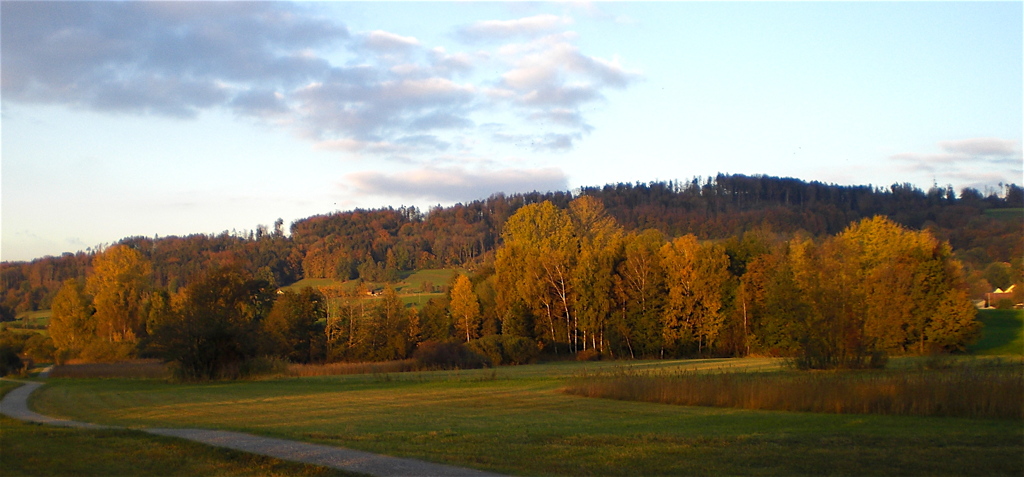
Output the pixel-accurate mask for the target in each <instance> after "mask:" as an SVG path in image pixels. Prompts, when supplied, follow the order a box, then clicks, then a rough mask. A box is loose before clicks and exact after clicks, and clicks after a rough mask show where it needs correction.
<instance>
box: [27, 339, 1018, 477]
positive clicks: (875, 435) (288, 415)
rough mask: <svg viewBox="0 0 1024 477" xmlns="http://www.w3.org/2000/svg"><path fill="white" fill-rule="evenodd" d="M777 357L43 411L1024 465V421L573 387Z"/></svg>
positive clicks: (508, 457)
mask: <svg viewBox="0 0 1024 477" xmlns="http://www.w3.org/2000/svg"><path fill="white" fill-rule="evenodd" d="M622 366H628V367H631V368H636V369H650V370H662V371H663V372H669V373H671V372H683V371H687V370H713V371H721V370H723V369H734V370H742V369H747V370H756V371H771V370H778V369H780V366H781V362H780V361H778V360H771V359H745V360H689V361H653V362H632V363H621V362H620V363H606V362H597V363H577V362H562V363H551V364H545V365H532V366H517V367H510V368H498V369H484V370H466V371H441V372H412V373H401V374H387V375H379V374H378V375H350V376H330V377H313V378H293V379H278V380H267V381H250V382H231V383H207V384H189V385H173V384H168V383H164V382H160V381H156V380H148V381H147V380H134V381H133V380H67V379H64V380H53V381H52V382H51V383H50V384H49V385H48V386H46V387H45V388H43V389H42V390H41V392H39V393H37V398H36V399H35V400H34V401H33V404H34V406H35V408H36V409H37V411H40V412H44V413H47V414H51V415H56V416H61V417H68V418H75V419H78V420H84V421H89V422H98V423H105V424H115V425H133V426H161V427H170V426H172V427H209V428H218V429H228V430H239V431H244V432H252V433H257V434H263V435H270V436H275V437H284V438H289V439H299V440H307V441H313V442H321V443H328V444H333V445H340V446H345V447H351V448H356V449H363V450H368V451H372V452H380V453H385V454H390V455H398V456H406V457H414V458H421V459H425V460H431V461H437V462H444V463H448V464H453V465H461V466H467V467H475V468H481V469H487V470H492V471H497V472H504V473H510V474H519V475H692V474H698V475H709V474H715V475H717V474H725V475H820V474H836V475H893V474H901V475H958V474H959V475H966V474H975V475H981V474H983V475H1021V473H1022V472H1024V462H1022V459H1021V455H1022V451H1024V429H1022V426H1020V421H1018V420H1006V419H962V418H939V417H908V416H880V415H838V414H820V413H793V412H778V411H749V410H738V409H726V408H709V407H685V406H668V405H663V404H652V403H644V402H628V401H615V400H608V399H590V398H584V397H579V396H571V395H566V394H564V393H562V392H560V389H561V388H563V387H564V386H565V385H566V383H567V380H569V379H571V377H572V376H575V375H580V374H581V373H583V372H587V373H596V372H601V371H605V372H610V371H611V370H614V369H616V368H619V367H622Z"/></svg>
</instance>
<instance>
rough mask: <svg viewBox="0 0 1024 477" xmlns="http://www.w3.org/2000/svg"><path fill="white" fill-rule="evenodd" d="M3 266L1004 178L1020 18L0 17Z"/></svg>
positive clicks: (555, 10)
mask: <svg viewBox="0 0 1024 477" xmlns="http://www.w3.org/2000/svg"><path fill="white" fill-rule="evenodd" d="M0 21H2V30H0V34H2V43H0V47H2V55H0V63H2V64H0V67H2V70H0V75H2V88H0V103H2V130H0V131H2V163H0V166H2V169H0V173H2V249H0V259H3V260H28V259H32V258H35V257H39V256H43V255H57V254H60V253H62V252H68V251H77V250H84V249H86V248H87V247H93V246H96V245H99V244H102V243H110V242H114V241H116V240H119V239H121V238H123V237H126V236H132V235H145V236H153V235H160V236H166V235H184V234H190V233H219V232H221V231H224V230H232V229H237V230H249V229H254V228H255V227H256V226H257V225H259V224H270V223H272V222H273V221H274V220H275V219H277V218H283V219H284V220H285V222H286V224H287V223H290V222H291V221H293V220H296V219H301V218H304V217H308V216H311V215H315V214H321V213H327V212H332V211H335V210H349V209H352V208H356V207H363V208H367V207H381V206H394V207H398V206H401V205H415V206H418V207H421V208H423V209H424V210H426V209H427V208H429V207H430V206H432V205H438V204H440V205H450V204H452V203H455V202H460V201H470V200H474V199H480V198H485V197H487V196H489V195H491V194H492V193H495V192H499V191H500V192H506V193H513V192H526V191H532V190H541V191H546V190H565V189H571V188H575V187H579V186H586V185H603V184H606V183H614V182H635V181H642V182H647V181H652V180H671V179H683V180H688V179H690V178H692V177H694V176H702V177H703V176H708V175H714V174H716V173H718V172H724V173H739V174H769V175H777V176H790V177H797V178H801V179H804V180H820V181H825V182H833V183H838V184H874V185H881V186H888V185H891V184H893V183H903V182H910V183H913V184H916V185H918V186H920V187H922V188H928V187H930V186H931V185H932V184H938V185H940V186H943V187H944V186H946V185H952V186H953V187H954V188H956V189H957V190H959V189H960V188H963V187H968V186H970V187H976V188H978V189H980V190H983V191H989V190H996V189H997V187H998V184H999V183H1017V184H1020V183H1021V182H1022V179H1021V176H1022V159H1021V140H1022V137H1021V136H1022V132H1021V131H1022V115H1024V113H1022V103H1024V100H1022V82H1024V80H1022V58H1024V54H1022V47H1021V45H1022V38H1024V32H1022V3H1020V2H997V3H974V2H967V3H947V2H910V3H890V2H879V3H874V2H866V3H857V2H843V3H839V2H792V3H790V2H787V3H746V2H743V3H740V2H735V3H734V2H624V3H619V2H614V3H613V2H607V3H606V2H594V3H497V2H491V3H475V2H459V3H454V2H450V3H432V2H431V3H419V2H408V3H381V2H354V3H349V2H304V3H269V2H253V3H219V2H217V3H214V2H178V3H141V2H124V3H112V2H76V3H37V2H11V1H4V2H3V3H2V4H0Z"/></svg>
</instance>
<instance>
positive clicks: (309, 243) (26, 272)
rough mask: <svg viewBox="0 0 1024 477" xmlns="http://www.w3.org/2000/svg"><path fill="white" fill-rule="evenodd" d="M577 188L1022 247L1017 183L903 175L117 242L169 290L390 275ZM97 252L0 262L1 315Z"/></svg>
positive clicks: (712, 183) (632, 191) (693, 212)
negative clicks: (957, 182)
mask: <svg viewBox="0 0 1024 477" xmlns="http://www.w3.org/2000/svg"><path fill="white" fill-rule="evenodd" d="M580 195H589V196H593V197H595V198H598V199H600V200H601V201H602V202H603V203H604V205H605V208H606V209H607V211H608V213H609V214H610V215H612V216H613V217H614V218H615V219H616V220H617V221H618V222H619V223H620V224H622V225H623V226H624V227H625V228H626V229H627V230H641V229H648V228H656V229H658V230H660V231H662V232H663V233H665V234H666V235H667V236H669V237H674V236H679V235H683V234H688V233H692V234H694V235H696V236H697V237H699V238H701V239H723V238H728V237H734V236H738V235H741V234H742V233H744V232H745V231H748V230H751V229H755V228H759V229H767V230H771V231H772V232H774V233H778V234H786V235H788V234H792V233H796V232H799V231H803V232H806V233H808V234H810V235H812V236H824V235H829V234H836V233H838V232H840V231H842V230H843V229H844V228H845V227H847V225H849V224H850V223H852V222H854V221H857V220H859V219H862V218H865V217H871V216H875V215H884V216H887V217H889V218H891V219H892V220H894V221H896V222H898V223H900V224H903V225H905V226H907V227H909V228H912V229H922V228H928V229H930V230H932V232H933V233H934V234H935V235H936V236H937V237H939V238H940V239H943V240H948V241H949V242H950V243H951V245H952V246H953V248H954V250H955V251H956V253H957V256H958V258H960V259H961V260H962V261H964V263H965V265H966V266H967V268H968V271H969V272H970V271H972V270H973V271H980V270H983V269H984V268H985V267H986V266H988V265H989V264H991V263H994V262H1010V261H1011V260H1013V259H1016V260H1019V257H1021V256H1024V245H1022V241H1024V239H1022V237H1024V220H1021V219H1022V215H1021V214H1020V213H1014V212H1010V211H1006V210H1003V212H1009V213H1002V214H1001V213H998V212H999V211H1000V210H1001V209H1019V208H1022V207H1024V190H1022V189H1021V188H1020V187H1018V186H1016V185H1009V186H1006V187H1005V190H1003V191H1001V193H1000V194H999V195H996V194H992V195H989V196H984V195H983V194H981V193H979V192H978V191H977V190H974V189H964V190H962V191H960V193H959V194H957V193H956V192H955V191H953V190H952V189H951V188H946V189H942V188H932V189H930V190H928V191H925V190H922V189H920V188H917V187H915V186H913V185H910V184H896V185H893V186H891V187H885V188H883V187H873V186H840V185H834V184H824V183H821V182H806V181H802V180H799V179H792V178H778V177H768V176H744V175H719V176H717V177H714V178H711V177H708V178H695V179H693V180H692V181H688V182H653V183H648V184H640V183H637V184H627V183H621V184H612V185H606V186H604V187H586V188H582V189H580V190H578V191H575V192H572V193H570V192H549V193H537V192H534V193H529V194H515V195H503V194H496V195H494V196H492V197H490V198H488V199H484V200H477V201H473V202H469V203H466V204H457V205H454V206H451V207H444V208H441V207H437V208H433V209H431V210H429V211H426V212H423V211H420V210H418V209H416V208H406V207H402V208H399V209H393V208H387V209H376V210H354V211H349V212H338V213H331V214H324V215H317V216H313V217H309V218H306V219H302V220H298V221H296V222H295V223H293V224H292V225H291V234H290V236H289V235H286V234H285V233H284V230H283V224H281V223H280V222H278V223H277V224H275V226H274V228H273V230H271V229H270V228H269V227H266V226H260V227H258V228H257V229H256V230H254V231H246V232H234V233H228V232H224V233H222V234H219V235H204V234H196V235H190V236H186V237H160V238H147V237H130V238H125V239H123V240H121V241H120V242H119V243H123V244H127V245H130V246H132V247H133V248H136V249H137V250H139V251H141V252H142V253H143V255H144V256H145V257H146V258H147V259H149V260H150V262H151V264H152V268H153V279H154V282H155V283H154V285H156V286H159V287H166V288H168V289H171V290H174V289H177V288H178V287H181V286H183V285H185V282H186V280H187V279H188V278H189V277H191V276H193V275H195V274H196V273H198V272H201V271H204V270H207V269H210V268H211V267H214V266H217V265H224V264H234V265H237V266H241V267H243V268H245V269H248V270H249V271H250V272H252V273H254V274H256V275H259V276H261V277H264V278H267V279H269V280H271V282H272V283H276V284H278V285H286V284H288V283H292V282H294V281H297V280H299V279H302V278H357V277H358V278H364V279H366V280H370V281H387V280H389V279H391V278H394V277H395V276H397V274H398V273H399V272H400V271H402V270H411V269H417V268H438V267H449V266H465V267H472V266H474V265H476V264H480V263H483V262H485V261H486V260H487V259H488V258H489V257H491V256H492V255H493V251H494V250H495V248H496V246H497V245H498V244H499V242H500V237H501V232H502V227H503V225H504V223H505V221H506V220H507V219H508V217H510V216H511V215H512V214H513V213H515V211H516V210H518V209H519V208H520V207H522V206H523V205H526V204H531V203H539V202H543V201H551V202H552V203H553V204H555V205H556V206H558V207H562V208H564V207H566V206H567V205H568V203H569V202H570V201H571V200H572V199H573V198H574V197H577V196H580ZM1017 212H1019V211H1017ZM94 253H95V252H89V253H86V252H79V253H77V254H70V253H68V254H64V255H63V256H60V257H45V258H40V259H36V260H33V261H31V262H16V263H7V262H5V263H3V264H2V265H0V281H2V283H0V286H2V293H3V296H2V297H0V305H2V306H3V312H4V314H5V315H10V314H11V313H13V312H15V311H19V312H20V311H28V310H35V309H46V308H49V306H50V302H51V301H52V299H53V297H54V295H55V294H56V292H57V290H58V288H60V285H61V283H62V282H63V281H64V280H66V279H68V278H80V277H84V276H85V273H86V270H87V268H88V267H89V266H90V263H91V261H92V257H93V255H94Z"/></svg>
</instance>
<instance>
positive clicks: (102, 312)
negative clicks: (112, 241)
mask: <svg viewBox="0 0 1024 477" xmlns="http://www.w3.org/2000/svg"><path fill="white" fill-rule="evenodd" d="M150 271H151V268H150V265H149V261H147V260H146V259H144V258H143V257H142V254H141V253H139V252H138V251H137V250H134V249H132V248H130V247H128V246H126V245H115V246H113V247H110V248H108V249H107V250H106V251H104V252H103V254H102V255H99V256H97V257H96V258H95V259H94V260H93V273H92V275H90V276H89V277H88V278H87V279H86V282H85V286H86V290H87V291H88V292H89V294H90V295H92V297H93V307H95V309H96V313H95V316H94V320H95V323H96V334H97V336H98V337H99V338H100V339H102V340H105V341H107V342H110V343H120V342H127V343H134V342H135V341H136V340H137V339H138V334H139V332H140V329H141V328H142V327H143V326H144V325H145V323H144V322H143V320H142V302H143V300H144V299H145V298H146V293H147V292H148V291H149V283H150Z"/></svg>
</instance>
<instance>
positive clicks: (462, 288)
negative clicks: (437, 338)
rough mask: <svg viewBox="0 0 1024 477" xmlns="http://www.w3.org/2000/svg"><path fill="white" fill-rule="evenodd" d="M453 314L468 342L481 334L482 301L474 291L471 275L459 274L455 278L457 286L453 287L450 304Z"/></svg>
mask: <svg viewBox="0 0 1024 477" xmlns="http://www.w3.org/2000/svg"><path fill="white" fill-rule="evenodd" d="M448 307H449V309H450V310H451V314H452V316H453V317H455V320H456V323H458V327H459V330H461V331H460V334H461V332H462V331H465V333H466V342H467V343H468V342H469V341H470V340H472V339H473V338H477V337H479V335H480V333H479V332H480V302H479V301H478V300H477V298H476V294H474V293H473V284H472V283H471V282H470V281H469V277H467V276H465V275H459V276H458V278H456V279H455V286H454V287H452V300H451V303H449V305H448Z"/></svg>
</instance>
